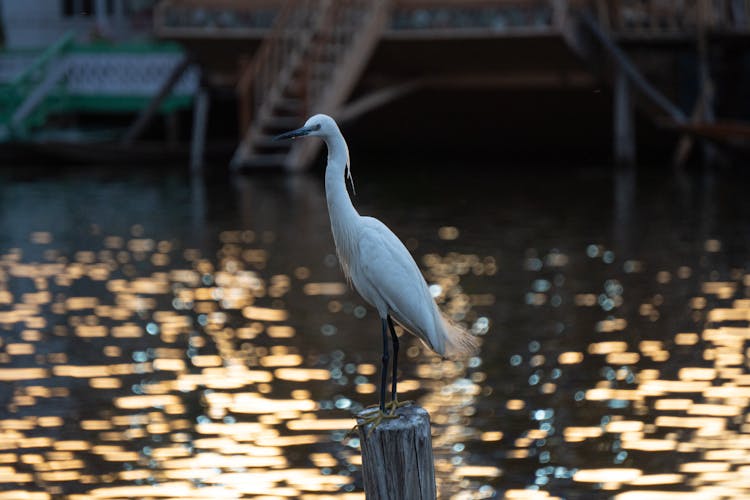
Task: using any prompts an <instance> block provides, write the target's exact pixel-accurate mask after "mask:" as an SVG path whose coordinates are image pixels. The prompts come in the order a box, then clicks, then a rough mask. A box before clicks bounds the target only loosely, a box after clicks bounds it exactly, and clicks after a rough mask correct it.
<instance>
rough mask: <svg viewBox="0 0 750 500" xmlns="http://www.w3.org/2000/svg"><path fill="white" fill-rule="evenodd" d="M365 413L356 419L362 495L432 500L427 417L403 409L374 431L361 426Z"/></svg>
mask: <svg viewBox="0 0 750 500" xmlns="http://www.w3.org/2000/svg"><path fill="white" fill-rule="evenodd" d="M371 411H373V409H368V410H365V411H363V412H361V413H360V414H359V415H357V424H358V429H359V437H360V444H361V447H362V475H363V478H364V483H365V495H366V496H367V498H368V499H370V500H435V498H437V491H436V488H435V465H434V461H433V458H432V437H431V435H430V416H429V414H428V413H427V411H426V410H425V409H424V408H421V407H419V406H413V405H410V406H403V407H401V408H399V409H398V410H397V411H396V414H397V415H398V418H395V419H388V420H383V421H382V422H381V423H380V424H379V425H378V426H377V427H375V428H374V429H372V426H371V425H363V422H364V421H363V417H366V416H367V414H368V412H371Z"/></svg>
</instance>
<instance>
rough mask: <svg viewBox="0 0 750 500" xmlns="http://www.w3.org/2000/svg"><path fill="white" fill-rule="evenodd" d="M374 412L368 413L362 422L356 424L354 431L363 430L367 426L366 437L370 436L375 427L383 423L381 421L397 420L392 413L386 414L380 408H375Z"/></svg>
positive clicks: (396, 416)
mask: <svg viewBox="0 0 750 500" xmlns="http://www.w3.org/2000/svg"><path fill="white" fill-rule="evenodd" d="M374 410H375V411H370V412H368V413H369V414H368V416H366V417H362V422H358V423H357V425H356V426H354V428H355V429H356V428H357V427H361V428H362V429H364V428H366V427H367V426H368V425H369V426H370V429H369V430H368V431H367V436H368V437H369V436H370V435H371V434H372V431H374V430H375V429H376V428H377V426H378V425H380V424H381V423H382V422H383V420H391V419H394V418H398V415H395V414H394V412H390V413H386V412H384V411H383V410H381V409H380V407H377V408H376V409H374ZM352 431H354V429H352Z"/></svg>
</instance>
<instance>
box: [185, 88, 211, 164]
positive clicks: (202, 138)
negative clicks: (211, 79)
mask: <svg viewBox="0 0 750 500" xmlns="http://www.w3.org/2000/svg"><path fill="white" fill-rule="evenodd" d="M210 104H211V102H210V100H209V95H208V91H207V90H206V89H205V88H201V89H200V90H199V91H198V95H197V96H195V103H193V133H192V138H191V139H190V171H191V172H197V171H199V170H200V169H201V167H203V157H204V152H205V148H206V129H207V126H206V123H207V120H208V108H209V106H210Z"/></svg>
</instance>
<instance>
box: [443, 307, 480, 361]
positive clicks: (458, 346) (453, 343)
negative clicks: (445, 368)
mask: <svg viewBox="0 0 750 500" xmlns="http://www.w3.org/2000/svg"><path fill="white" fill-rule="evenodd" d="M440 316H441V319H442V321H443V330H444V331H445V353H443V354H444V355H445V357H446V358H449V359H460V358H466V357H469V356H473V355H475V354H476V353H477V351H478V350H479V338H478V337H475V336H474V335H472V334H471V333H470V332H468V331H467V330H466V329H465V328H463V327H461V326H460V325H458V324H456V323H454V322H453V321H451V320H450V318H448V317H447V316H445V315H444V314H441V315H440Z"/></svg>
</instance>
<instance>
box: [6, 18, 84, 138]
mask: <svg viewBox="0 0 750 500" xmlns="http://www.w3.org/2000/svg"><path fill="white" fill-rule="evenodd" d="M74 41H75V33H74V32H73V31H68V32H67V33H65V34H64V35H63V36H62V37H60V38H59V39H58V40H57V41H56V42H55V43H53V44H52V45H50V46H49V47H47V48H46V49H45V50H44V51H42V53H41V54H39V56H37V57H36V58H35V59H34V61H33V62H32V63H31V64H30V65H29V67H28V68H26V69H24V70H23V71H22V72H21V73H19V74H18V75H16V76H15V77H14V78H13V79H12V80H11V81H10V83H9V84H8V85H6V86H3V87H1V88H0V103H2V105H3V106H5V105H7V106H8V107H7V108H6V109H3V110H2V112H0V120H2V125H3V126H4V127H5V129H6V131H8V132H13V130H12V129H13V128H19V127H17V126H16V127H13V126H12V124H11V119H12V118H13V116H14V114H15V113H16V111H17V110H18V109H19V108H20V107H21V105H23V104H24V102H25V98H26V97H27V96H28V95H29V94H30V93H31V92H32V90H33V89H34V88H35V87H36V86H38V85H39V84H41V83H42V82H43V81H44V79H45V76H46V74H47V72H48V71H49V68H50V66H51V65H52V64H53V63H54V62H55V61H57V60H58V59H59V57H60V56H61V55H62V54H64V53H65V52H67V51H68V50H69V49H70V48H71V47H72V46H73V42H74ZM25 122H26V120H23V121H22V125H21V127H20V129H21V131H23V130H25V129H26V128H27V124H26V123H25Z"/></svg>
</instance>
